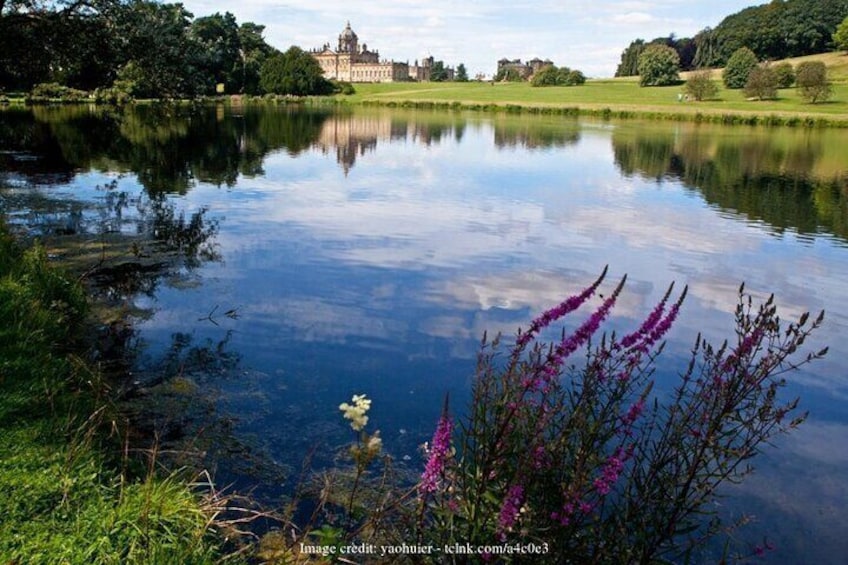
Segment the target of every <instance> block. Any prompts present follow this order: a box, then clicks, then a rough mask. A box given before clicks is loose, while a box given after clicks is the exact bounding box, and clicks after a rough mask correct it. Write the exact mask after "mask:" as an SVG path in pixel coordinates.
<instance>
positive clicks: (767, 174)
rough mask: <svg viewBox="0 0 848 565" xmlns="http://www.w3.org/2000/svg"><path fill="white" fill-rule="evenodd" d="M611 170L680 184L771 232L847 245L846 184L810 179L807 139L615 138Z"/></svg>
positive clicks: (810, 142)
mask: <svg viewBox="0 0 848 565" xmlns="http://www.w3.org/2000/svg"><path fill="white" fill-rule="evenodd" d="M612 141H613V152H614V157H615V162H616V165H617V166H618V167H619V169H620V170H621V171H622V173H624V174H625V175H641V176H643V177H645V178H648V179H655V180H659V179H662V178H663V177H672V178H677V179H680V180H681V181H682V182H683V183H684V184H685V185H686V186H688V187H690V188H693V189H695V190H697V191H698V192H699V193H701V194H702V195H703V197H704V198H705V199H706V200H707V202H709V203H711V204H715V205H718V206H719V207H721V208H723V209H727V210H733V211H735V212H738V213H740V214H743V215H745V216H747V217H748V218H750V219H752V220H758V221H763V222H766V223H768V224H769V225H770V226H772V227H773V228H775V229H776V230H778V231H780V232H782V231H784V230H788V229H791V230H796V231H798V232H799V233H815V232H817V231H818V230H819V229H824V230H827V231H829V232H831V233H834V234H835V235H838V236H840V237H842V238H846V239H848V177H846V176H845V175H844V174H837V175H834V176H831V177H829V178H816V177H815V176H813V170H814V166H815V165H816V163H817V162H818V160H819V159H820V158H821V155H822V153H823V144H822V143H821V142H819V141H818V140H817V139H815V138H814V137H812V136H804V137H800V138H797V139H792V141H793V142H792V143H789V144H786V143H783V144H781V143H778V142H776V141H775V140H774V139H772V136H767V135H751V136H738V137H737V136H732V135H717V136H710V135H699V134H698V132H697V130H694V131H692V132H689V133H685V134H683V135H680V134H679V133H678V134H677V135H675V134H674V133H672V132H670V131H667V132H642V133H631V132H627V131H622V132H619V131H617V132H615V133H614V134H613V137H612Z"/></svg>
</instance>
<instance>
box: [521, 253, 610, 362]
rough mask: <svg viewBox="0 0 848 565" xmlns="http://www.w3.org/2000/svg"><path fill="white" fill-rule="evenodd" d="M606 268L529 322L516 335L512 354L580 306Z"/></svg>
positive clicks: (597, 283)
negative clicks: (521, 331) (595, 278)
mask: <svg viewBox="0 0 848 565" xmlns="http://www.w3.org/2000/svg"><path fill="white" fill-rule="evenodd" d="M608 269H609V267H604V270H603V271H602V272H601V276H599V277H598V278H597V280H595V282H594V283H592V284H591V286H589V287H587V288H586V289H585V290H584V291H583V292H581V293H580V294H575V295H574V296H571V297H569V298H567V299H566V300H564V301H562V302H560V303H559V304H557V305H556V306H554V307H553V308H551V309H550V310H547V311H546V312H543V313H542V315H541V316H539V317H538V318H536V319H535V320H533V321H532V322H531V323H530V327H529V328H527V331H526V332H524V333H523V334H521V335H520V336H518V339H516V340H515V349H514V350H513V355H518V352H519V350H521V349H523V348H524V346H525V345H527V344H528V343H530V342H531V341H532V340H533V338H534V337H535V336H536V334H538V333H539V332H540V331H542V330H543V329H545V328H546V327H548V326H549V325H551V324H552V323H553V322H555V321H557V320H559V319H560V318H562V317H563V316H565V315H567V314H569V313H571V312H573V311H575V310H577V309H578V308H580V306H582V305H583V303H584V302H586V301H587V300H588V299H589V298H590V297H591V296H592V295H593V294H595V291H596V290H597V289H598V286H600V284H601V282H603V280H604V278H606V276H607V270H608Z"/></svg>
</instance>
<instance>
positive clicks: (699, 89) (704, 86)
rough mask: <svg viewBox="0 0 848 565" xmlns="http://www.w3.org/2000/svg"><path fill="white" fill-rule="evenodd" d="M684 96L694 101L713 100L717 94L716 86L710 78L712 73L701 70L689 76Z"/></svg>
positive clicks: (707, 70)
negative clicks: (686, 95)
mask: <svg viewBox="0 0 848 565" xmlns="http://www.w3.org/2000/svg"><path fill="white" fill-rule="evenodd" d="M685 90H686V94H688V95H689V96H691V97H692V98H694V99H695V100H698V101H701V100H709V99H711V98H715V97H716V94H718V85H717V84H716V83H715V81H714V80H713V77H712V71H710V70H709V69H703V70H700V71H695V72H693V73H692V74H691V75H690V76H689V80H687V81H686V87H685Z"/></svg>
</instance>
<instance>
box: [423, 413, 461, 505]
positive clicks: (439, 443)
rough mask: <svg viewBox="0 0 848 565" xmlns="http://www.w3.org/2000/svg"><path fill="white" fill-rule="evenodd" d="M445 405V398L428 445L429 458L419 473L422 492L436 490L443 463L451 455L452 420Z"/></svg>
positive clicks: (443, 468) (443, 467)
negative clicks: (440, 415)
mask: <svg viewBox="0 0 848 565" xmlns="http://www.w3.org/2000/svg"><path fill="white" fill-rule="evenodd" d="M447 405H448V403H447V399H445V409H444V410H443V411H442V417H441V418H440V419H439V424H438V425H437V426H436V432H435V433H434V434H433V441H432V443H431V445H430V458H429V459H428V460H427V465H425V467H424V473H422V475H421V484H420V485H419V486H418V488H419V490H420V491H421V492H422V493H432V492H436V489H437V488H438V485H439V479H440V478H441V477H442V474H443V473H444V471H445V464H446V463H447V460H448V458H449V457H450V455H451V433H452V432H453V421H452V420H451V419H450V416H448V409H447Z"/></svg>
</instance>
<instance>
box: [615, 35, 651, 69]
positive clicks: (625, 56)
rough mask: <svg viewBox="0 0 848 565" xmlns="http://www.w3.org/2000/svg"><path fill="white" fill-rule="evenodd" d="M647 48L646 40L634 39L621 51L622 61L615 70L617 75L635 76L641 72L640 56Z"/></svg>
mask: <svg viewBox="0 0 848 565" xmlns="http://www.w3.org/2000/svg"><path fill="white" fill-rule="evenodd" d="M644 50H645V40H644V39H637V40H635V41H632V42H631V43H630V45H628V46H627V49H625V50H624V51H622V52H621V62H620V63H619V64H618V68H617V69H616V70H615V76H617V77H633V76H636V75H638V74H639V56H640V55H641V54H642V52H643V51H644Z"/></svg>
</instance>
